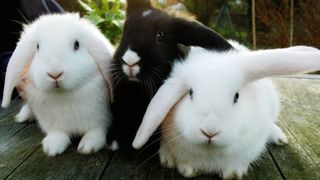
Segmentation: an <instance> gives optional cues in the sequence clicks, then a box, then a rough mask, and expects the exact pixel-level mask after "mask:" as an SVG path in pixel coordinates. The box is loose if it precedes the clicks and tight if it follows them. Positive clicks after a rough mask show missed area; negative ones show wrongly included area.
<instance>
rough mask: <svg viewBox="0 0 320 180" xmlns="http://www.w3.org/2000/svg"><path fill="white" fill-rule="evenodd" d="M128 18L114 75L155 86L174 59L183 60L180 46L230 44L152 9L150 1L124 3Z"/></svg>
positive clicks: (224, 46) (189, 22)
mask: <svg viewBox="0 0 320 180" xmlns="http://www.w3.org/2000/svg"><path fill="white" fill-rule="evenodd" d="M127 4H128V7H127V18H126V21H125V25H124V32H123V36H122V39H121V42H120V45H119V47H118V49H117V51H116V53H115V56H114V64H115V67H116V72H117V74H121V76H122V77H125V78H123V79H126V80H129V81H135V82H141V83H143V82H144V81H145V80H149V79H150V78H153V79H154V80H155V81H156V84H157V85H160V84H161V83H162V81H163V80H164V79H165V78H166V77H167V76H168V74H169V72H170V70H171V67H172V63H173V61H174V59H177V58H183V57H184V53H183V51H182V50H181V49H180V48H179V44H183V45H196V46H201V47H204V48H210V49H216V50H226V49H230V48H232V47H231V45H230V44H229V43H228V42H227V41H226V40H225V39H223V38H222V37H221V36H220V35H218V34H217V33H215V32H214V31H212V30H210V29H209V28H207V27H205V26H204V25H202V24H200V23H198V22H196V21H193V20H188V19H187V18H182V17H177V16H175V15H172V14H169V13H167V12H165V11H162V10H158V9H155V8H153V7H152V6H151V4H150V1H149V0H127Z"/></svg>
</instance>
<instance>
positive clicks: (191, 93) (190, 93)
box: [189, 89, 193, 99]
mask: <svg viewBox="0 0 320 180" xmlns="http://www.w3.org/2000/svg"><path fill="white" fill-rule="evenodd" d="M189 96H190V99H193V90H192V89H190V90H189Z"/></svg>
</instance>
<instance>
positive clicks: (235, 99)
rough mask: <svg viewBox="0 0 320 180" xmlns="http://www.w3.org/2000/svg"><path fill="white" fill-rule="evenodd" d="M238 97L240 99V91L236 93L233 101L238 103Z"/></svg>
mask: <svg viewBox="0 0 320 180" xmlns="http://www.w3.org/2000/svg"><path fill="white" fill-rule="evenodd" d="M238 99H239V93H238V92H237V93H236V94H235V95H234V98H233V103H234V104H236V103H237V102H238Z"/></svg>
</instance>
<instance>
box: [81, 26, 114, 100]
mask: <svg viewBox="0 0 320 180" xmlns="http://www.w3.org/2000/svg"><path fill="white" fill-rule="evenodd" d="M91 30H92V31H93V32H90V33H87V36H88V37H87V39H88V46H87V49H88V51H89V53H90V54H91V56H92V57H93V58H94V59H95V61H96V63H97V66H98V69H99V71H100V73H101V74H102V75H103V77H104V79H105V80H106V81H107V88H108V91H109V96H110V100H111V102H113V87H112V78H111V61H112V56H113V53H114V48H113V46H112V45H111V43H110V42H109V41H108V40H107V39H106V38H105V37H104V36H103V34H101V33H100V32H98V30H96V29H91Z"/></svg>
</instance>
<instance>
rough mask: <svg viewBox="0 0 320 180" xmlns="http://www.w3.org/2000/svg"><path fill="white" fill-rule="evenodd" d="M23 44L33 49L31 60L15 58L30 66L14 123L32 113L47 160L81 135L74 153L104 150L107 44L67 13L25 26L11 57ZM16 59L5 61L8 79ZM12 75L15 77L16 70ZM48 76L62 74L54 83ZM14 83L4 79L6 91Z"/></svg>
mask: <svg viewBox="0 0 320 180" xmlns="http://www.w3.org/2000/svg"><path fill="white" fill-rule="evenodd" d="M25 39H32V40H30V41H27V42H26V41H25ZM75 41H78V42H79V49H78V50H74V43H75ZM28 42H29V43H30V45H32V46H33V47H32V51H33V53H32V56H31V57H32V58H31V59H30V60H28V59H25V58H22V57H21V58H20V59H22V60H21V64H24V65H25V66H26V64H27V62H30V63H31V64H30V67H29V68H28V71H27V73H26V75H25V77H24V78H25V80H24V81H22V82H20V83H19V86H21V87H23V88H22V91H23V93H24V96H25V97H26V100H27V105H25V106H24V107H23V108H22V110H21V111H20V113H19V115H18V116H17V120H18V121H20V122H21V121H25V120H26V119H27V118H29V117H32V112H33V113H34V115H35V116H36V118H37V120H38V122H39V125H40V127H41V129H42V130H43V131H44V132H45V133H46V137H45V138H44V139H43V141H42V145H43V150H44V152H45V153H47V154H48V155H49V156H55V155H57V154H60V153H62V152H63V151H64V150H65V149H66V148H67V147H68V146H69V144H70V143H71V142H70V137H72V136H83V137H82V139H81V141H80V143H79V146H78V151H79V152H80V153H84V154H87V153H91V152H96V151H98V150H100V149H101V148H102V147H104V146H105V142H106V133H107V127H108V126H109V124H110V121H111V116H110V112H109V100H110V98H111V97H110V96H112V95H111V94H112V93H111V88H110V85H111V83H110V79H109V78H110V75H109V74H108V73H109V70H108V65H109V64H110V62H111V57H112V54H113V51H114V50H113V47H112V46H111V44H110V42H109V41H108V40H106V39H105V38H104V36H103V35H102V34H101V32H100V31H99V30H98V29H97V28H96V27H95V26H94V25H92V24H91V23H90V22H89V21H87V20H85V19H82V18H80V17H79V15H78V14H68V13H67V14H63V15H45V16H42V17H40V18H39V19H38V20H36V21H35V22H34V23H32V24H31V25H29V26H27V27H25V30H24V33H23V34H22V37H21V40H20V42H19V43H20V46H19V43H18V47H17V48H16V50H15V52H14V53H16V54H18V55H19V53H20V52H21V51H24V50H25V49H24V47H25V45H23V44H28ZM21 44H22V45H21ZM37 44H38V45H39V50H37V49H36V47H37ZM28 53H30V52H28ZM18 55H17V56H18ZM27 56H28V54H27ZM16 59H17V58H15V56H13V58H12V59H11V60H10V61H13V62H11V65H10V64H9V66H8V71H10V72H8V73H9V76H10V73H12V72H13V71H14V68H15V66H17V63H16V62H15V61H16ZM20 59H19V60H20ZM20 69H22V68H20ZM14 73H17V74H18V75H19V76H21V70H20V72H19V70H18V72H14ZM48 73H50V74H52V75H56V74H59V73H63V74H62V75H61V76H60V77H59V78H58V79H57V80H55V79H53V78H52V77H50V76H49V75H48ZM12 77H13V78H12ZM6 78H7V77H6ZM10 78H11V79H10ZM15 78H16V77H15V76H11V77H8V79H6V86H7V87H9V88H10V86H12V85H11V84H10V83H13V86H14V85H15V81H17V80H15ZM12 79H13V80H12ZM10 80H11V81H10ZM20 80H21V79H20ZM9 88H7V89H9ZM5 89H6V88H5ZM108 93H109V94H110V96H109V95H108ZM3 104H5V103H3Z"/></svg>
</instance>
